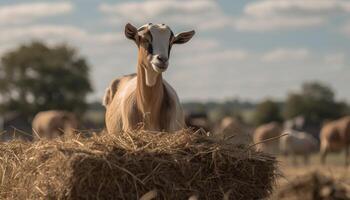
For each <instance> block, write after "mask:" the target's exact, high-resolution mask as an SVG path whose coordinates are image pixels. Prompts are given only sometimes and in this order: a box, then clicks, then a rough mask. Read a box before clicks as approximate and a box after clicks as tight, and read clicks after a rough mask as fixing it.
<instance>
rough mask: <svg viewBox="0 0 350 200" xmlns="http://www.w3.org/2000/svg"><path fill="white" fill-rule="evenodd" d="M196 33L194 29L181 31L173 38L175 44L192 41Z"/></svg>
mask: <svg viewBox="0 0 350 200" xmlns="http://www.w3.org/2000/svg"><path fill="white" fill-rule="evenodd" d="M194 34H195V31H194V30H192V31H187V32H182V33H179V34H177V35H176V36H175V38H174V40H173V44H184V43H186V42H188V41H190V39H191V38H192V37H193V36H194Z"/></svg>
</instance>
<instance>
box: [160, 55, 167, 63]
mask: <svg viewBox="0 0 350 200" xmlns="http://www.w3.org/2000/svg"><path fill="white" fill-rule="evenodd" d="M157 59H158V60H160V61H161V62H163V63H165V62H167V61H168V58H167V57H165V56H162V55H157Z"/></svg>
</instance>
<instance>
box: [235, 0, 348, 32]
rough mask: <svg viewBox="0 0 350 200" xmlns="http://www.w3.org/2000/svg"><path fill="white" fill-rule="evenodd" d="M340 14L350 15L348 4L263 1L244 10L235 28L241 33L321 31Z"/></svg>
mask: <svg viewBox="0 0 350 200" xmlns="http://www.w3.org/2000/svg"><path fill="white" fill-rule="evenodd" d="M339 13H350V2H349V1H345V0H261V1H255V2H253V3H249V4H247V5H246V6H245V8H244V14H243V15H242V16H241V18H239V19H238V20H237V22H236V28H237V29H238V30H240V31H275V30H279V31H280V30H291V29H297V28H299V29H300V28H308V27H319V26H322V25H325V24H327V22H328V21H329V19H330V17H332V16H333V15H335V14H339Z"/></svg>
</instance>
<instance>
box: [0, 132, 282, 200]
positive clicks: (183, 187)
mask: <svg viewBox="0 0 350 200" xmlns="http://www.w3.org/2000/svg"><path fill="white" fill-rule="evenodd" d="M0 167H1V168H0V177H1V185H0V199H139V198H140V197H141V196H142V195H144V194H145V193H147V192H148V191H151V190H156V191H157V199H187V198H188V197H189V196H191V195H197V196H198V197H199V199H201V200H202V199H222V198H223V196H224V193H226V194H229V199H235V200H237V199H261V198H264V197H267V196H268V195H269V194H270V193H271V190H272V188H273V184H274V180H275V169H276V160H275V159H274V158H273V157H271V156H268V155H265V154H263V153H261V152H256V151H255V150H254V149H251V148H247V147H235V146H232V145H229V144H226V143H224V142H219V143H218V142H217V141H213V140H212V139H210V138H209V137H206V136H200V135H198V134H193V133H191V132H189V131H181V132H178V133H174V134H169V133H151V132H143V131H139V132H135V133H122V134H118V135H108V134H102V135H101V136H96V135H95V136H93V137H91V138H85V139H84V138H79V137H76V138H69V139H64V140H63V139H57V140H53V141H47V140H40V141H37V142H34V143H25V142H20V141H13V142H9V143H2V144H0Z"/></svg>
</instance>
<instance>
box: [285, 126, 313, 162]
mask: <svg viewBox="0 0 350 200" xmlns="http://www.w3.org/2000/svg"><path fill="white" fill-rule="evenodd" d="M285 132H286V133H288V135H285V136H283V137H281V138H280V151H281V153H282V154H284V155H285V156H291V157H292V158H293V163H294V164H296V163H297V161H296V157H297V156H298V155H300V156H303V157H304V164H308V162H309V156H310V155H311V154H312V153H314V152H316V151H317V150H318V142H317V140H316V139H315V138H314V137H312V136H311V135H310V134H308V133H306V132H301V131H295V130H292V129H287V130H285Z"/></svg>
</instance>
